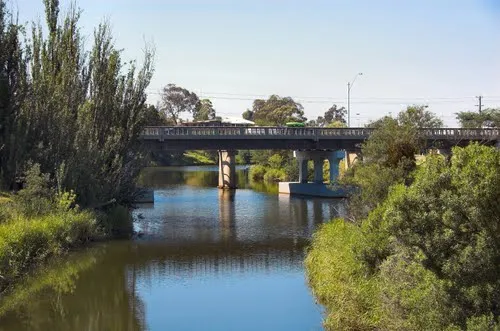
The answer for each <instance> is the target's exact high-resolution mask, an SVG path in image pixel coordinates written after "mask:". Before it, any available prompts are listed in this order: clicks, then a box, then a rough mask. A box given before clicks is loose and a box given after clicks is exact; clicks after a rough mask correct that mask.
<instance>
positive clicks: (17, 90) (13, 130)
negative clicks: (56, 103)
mask: <svg viewBox="0 0 500 331" xmlns="http://www.w3.org/2000/svg"><path fill="white" fill-rule="evenodd" d="M21 31H22V27H21V26H19V25H18V24H17V22H15V21H14V18H13V15H11V13H9V12H7V10H6V3H5V1H4V0H0V189H2V188H12V186H13V184H14V181H15V177H16V174H17V172H18V171H19V170H20V167H21V166H22V161H21V160H22V159H24V157H25V154H26V144H27V143H28V142H27V132H26V128H27V125H26V124H27V123H26V121H25V120H26V116H25V114H24V113H23V109H22V104H23V101H24V99H25V96H26V92H27V89H26V88H27V73H26V71H27V56H26V52H25V50H24V49H23V47H22V44H21V41H20V39H21V38H22V34H21Z"/></svg>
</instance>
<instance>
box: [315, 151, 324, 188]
mask: <svg viewBox="0 0 500 331" xmlns="http://www.w3.org/2000/svg"><path fill="white" fill-rule="evenodd" d="M323 160H324V159H323V158H322V157H315V158H314V182H315V183H316V184H323Z"/></svg>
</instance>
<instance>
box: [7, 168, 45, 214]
mask: <svg viewBox="0 0 500 331" xmlns="http://www.w3.org/2000/svg"><path fill="white" fill-rule="evenodd" d="M23 179H24V187H23V189H22V190H20V191H19V192H18V193H17V194H16V195H15V196H14V202H15V204H16V210H17V211H19V212H20V213H21V214H22V215H24V216H26V217H28V218H29V217H34V216H41V215H45V214H47V213H49V212H50V211H51V210H53V208H54V206H53V197H54V192H53V190H52V189H51V188H50V178H49V175H48V174H43V173H42V172H41V171H40V165H39V164H37V163H35V164H33V165H28V170H26V173H25V177H24V178H23Z"/></svg>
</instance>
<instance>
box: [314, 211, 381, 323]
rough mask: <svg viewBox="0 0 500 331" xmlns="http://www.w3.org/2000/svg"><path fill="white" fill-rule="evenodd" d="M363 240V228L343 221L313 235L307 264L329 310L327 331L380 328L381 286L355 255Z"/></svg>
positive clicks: (319, 298) (319, 295)
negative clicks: (355, 250)
mask: <svg viewBox="0 0 500 331" xmlns="http://www.w3.org/2000/svg"><path fill="white" fill-rule="evenodd" d="M363 241H364V238H363V234H362V232H361V230H360V228H359V227H358V226H356V225H354V224H350V223H348V222H345V221H344V220H342V219H337V220H335V221H332V223H329V224H324V225H323V226H322V227H321V228H320V229H319V230H318V231H317V232H316V233H315V234H314V238H313V242H312V247H311V248H310V250H309V252H308V254H307V258H306V261H305V264H306V267H307V269H306V270H307V275H308V278H309V283H310V285H311V288H312V289H313V292H314V295H315V296H316V298H317V299H318V301H319V302H320V303H321V304H322V305H324V306H325V307H326V309H327V316H326V319H325V322H324V324H325V328H326V329H327V330H374V329H377V327H378V321H379V319H380V316H378V315H379V312H378V311H379V307H378V305H379V300H378V299H379V295H380V294H379V284H378V282H377V279H376V278H375V277H371V276H370V274H369V272H368V270H367V269H366V267H365V266H364V265H363V263H362V262H361V261H360V260H359V259H358V258H357V257H356V254H355V253H354V249H355V248H357V247H360V246H362V245H363Z"/></svg>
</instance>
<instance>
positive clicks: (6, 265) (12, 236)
mask: <svg viewBox="0 0 500 331" xmlns="http://www.w3.org/2000/svg"><path fill="white" fill-rule="evenodd" d="M96 235H98V228H97V223H96V221H95V216H94V215H93V214H92V213H90V212H73V211H69V212H66V213H58V214H49V215H45V216H41V217H36V218H33V219H28V218H24V217H21V216H19V217H18V218H16V219H12V220H10V221H7V222H4V223H2V224H0V291H2V290H4V289H5V287H6V286H8V285H9V284H11V283H12V282H13V281H15V280H16V279H17V278H19V277H20V276H21V275H22V274H23V273H24V272H26V271H27V270H28V269H29V268H31V267H32V266H33V265H38V264H40V263H42V262H44V261H45V260H47V258H49V257H50V256H54V255H59V254H61V253H63V252H64V251H65V250H67V249H68V248H71V247H74V246H77V245H80V244H83V243H85V242H87V241H89V240H91V239H92V238H94V237H95V236H96Z"/></svg>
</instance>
